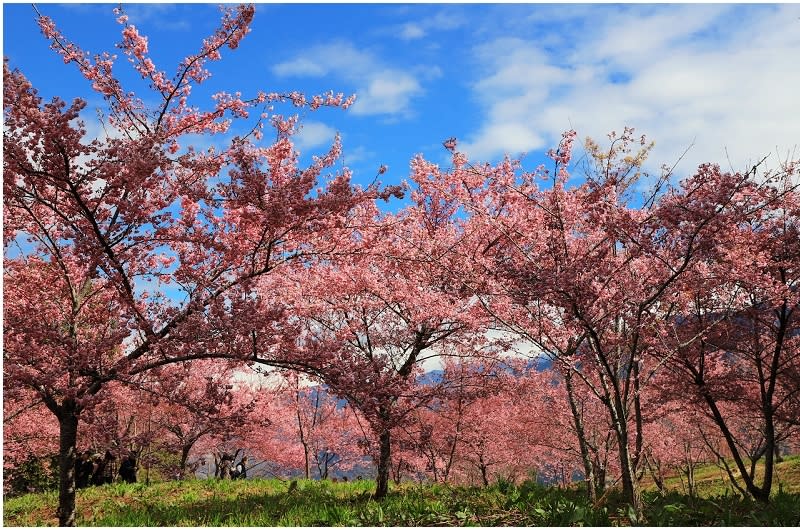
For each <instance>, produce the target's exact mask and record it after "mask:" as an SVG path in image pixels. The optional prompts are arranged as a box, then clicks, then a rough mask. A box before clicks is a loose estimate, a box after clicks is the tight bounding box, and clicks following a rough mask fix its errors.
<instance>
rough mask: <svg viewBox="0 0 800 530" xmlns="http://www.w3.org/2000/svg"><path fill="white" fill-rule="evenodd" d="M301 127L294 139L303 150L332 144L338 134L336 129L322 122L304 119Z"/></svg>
mask: <svg viewBox="0 0 800 530" xmlns="http://www.w3.org/2000/svg"><path fill="white" fill-rule="evenodd" d="M300 127H301V129H300V132H299V133H297V135H295V137H294V140H295V143H296V144H297V147H298V148H299V149H300V150H301V151H303V150H306V149H313V148H314V147H319V146H330V145H331V144H332V143H333V138H334V137H335V136H336V131H335V130H334V129H333V128H332V127H330V126H328V125H325V124H324V123H322V122H318V121H302V122H300Z"/></svg>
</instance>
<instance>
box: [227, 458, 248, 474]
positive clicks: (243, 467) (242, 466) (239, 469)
mask: <svg viewBox="0 0 800 530" xmlns="http://www.w3.org/2000/svg"><path fill="white" fill-rule="evenodd" d="M231 478H241V479H246V478H247V457H246V456H243V457H242V460H241V461H240V462H239V463H238V464H236V467H235V468H234V470H233V471H232V472H231Z"/></svg>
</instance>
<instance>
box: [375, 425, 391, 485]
mask: <svg viewBox="0 0 800 530" xmlns="http://www.w3.org/2000/svg"><path fill="white" fill-rule="evenodd" d="M391 459H392V442H391V436H390V433H389V431H388V430H385V431H383V432H381V433H380V454H379V456H378V486H377V488H376V489H375V498H376V499H383V498H384V497H386V494H388V493H389V474H390V471H391V467H390V466H391Z"/></svg>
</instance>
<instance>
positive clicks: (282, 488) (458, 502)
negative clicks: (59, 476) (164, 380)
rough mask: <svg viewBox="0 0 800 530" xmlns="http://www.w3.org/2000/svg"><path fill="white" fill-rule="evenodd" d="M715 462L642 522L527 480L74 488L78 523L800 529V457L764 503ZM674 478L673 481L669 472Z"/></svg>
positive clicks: (9, 518) (650, 499) (26, 518)
mask: <svg viewBox="0 0 800 530" xmlns="http://www.w3.org/2000/svg"><path fill="white" fill-rule="evenodd" d="M714 469H715V468H713V466H711V467H707V468H703V469H702V470H701V471H700V472H698V478H701V477H702V480H701V484H703V486H702V488H701V495H704V497H703V498H701V499H689V498H688V497H686V496H684V495H682V494H680V493H678V492H677V491H672V492H670V493H668V494H667V495H660V494H658V493H657V492H655V491H652V490H648V491H646V492H645V495H644V500H645V504H646V506H647V508H646V510H645V520H642V521H631V519H630V514H629V513H628V511H627V509H626V508H625V507H624V505H623V504H622V503H620V502H619V500H618V499H615V498H614V497H613V496H612V497H610V498H609V499H608V502H607V504H606V505H605V506H603V507H598V508H594V507H591V506H588V505H587V504H586V502H585V501H584V500H583V495H582V493H581V492H579V491H577V490H559V489H555V488H546V487H543V486H540V485H537V484H534V483H525V484H523V485H521V486H518V487H515V486H512V485H508V484H498V485H494V486H492V487H490V488H466V487H447V486H441V485H416V484H403V485H401V486H399V487H395V488H393V489H392V492H391V493H390V495H389V497H388V498H387V499H386V500H384V501H383V502H380V503H378V502H376V501H375V500H373V499H372V497H371V492H372V490H373V488H374V483H373V482H371V481H357V482H350V483H341V482H340V483H331V482H328V481H302V480H301V481H297V482H296V484H295V485H294V486H292V484H291V483H290V482H285V481H280V480H249V481H235V482H231V481H213V480H192V481H185V482H165V483H161V484H154V485H151V486H145V485H143V484H132V485H129V484H116V485H111V486H103V487H99V488H89V489H86V490H83V491H80V492H79V494H78V524H79V525H82V526H423V525H424V526H473V525H484V526H532V525H546V526H572V525H591V526H609V525H627V524H631V523H642V524H648V525H654V526H656V525H674V526H679V525H685V526H704V525H726V526H733V525H747V526H765V525H766V526H781V525H789V526H800V458H798V457H795V458H792V459H790V460H788V461H786V462H784V463H782V464H781V465H780V466H779V470H778V473H779V475H778V476H779V479H780V481H781V484H782V486H781V488H780V489H781V490H782V491H780V492H778V491H777V489H778V488H776V494H775V496H774V499H773V502H772V503H771V504H770V505H769V506H768V507H764V506H761V505H758V504H756V503H754V502H751V501H747V500H742V499H740V498H739V497H736V496H734V495H730V494H727V495H724V494H721V493H722V492H723V491H724V490H720V487H718V485H717V480H720V484H722V481H721V477H720V476H716V478H715V476H714ZM675 480H677V479H675ZM56 503H57V496H56V494H55V492H51V493H47V494H34V495H25V496H22V497H17V498H14V499H7V500H6V502H5V503H4V508H3V522H4V524H5V525H6V526H42V525H56V523H57V519H56V518H55V506H56Z"/></svg>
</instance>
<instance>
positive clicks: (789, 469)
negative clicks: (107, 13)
mask: <svg viewBox="0 0 800 530" xmlns="http://www.w3.org/2000/svg"><path fill="white" fill-rule="evenodd" d="M728 465H729V466H731V469H733V470H734V475H735V476H736V477H737V478H738V476H739V473H738V472H737V471H735V469H736V466H735V464H734V463H733V462H732V461H731V462H729V464H728ZM763 476H764V463H763V462H759V463H758V464H757V465H756V480H757V482H758V483H760V481H761V480H762V478H763ZM694 477H695V486H696V488H697V492H698V495H699V496H700V497H715V496H720V495H727V494H733V493H735V492H736V488H734V487H733V486H732V485H731V482H730V479H729V478H728V475H727V473H726V472H725V470H724V469H722V468H720V467H719V466H716V465H713V464H709V465H704V466H701V467H699V468H698V469H697V470H696V471H695V474H694ZM684 480H685V479H684ZM664 483H665V486H666V489H667V490H669V491H678V492H683V493H685V491H684V489H685V487H684V485H683V483H682V482H681V479H680V477H678V476H677V475H674V476H668V477H666V478H665V480H664ZM739 483H740V485H741V486H742V487H744V482H742V481H741V480H740V481H739ZM643 485H644V487H645V489H655V485H653V482H652V480H650V479H649V477H646V478H645V480H644V481H643ZM779 490H781V491H785V492H787V493H800V455H791V456H787V457H784V459H783V461H782V462H779V463H777V464H775V470H774V476H773V483H772V491H773V492H777V491H779Z"/></svg>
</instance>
